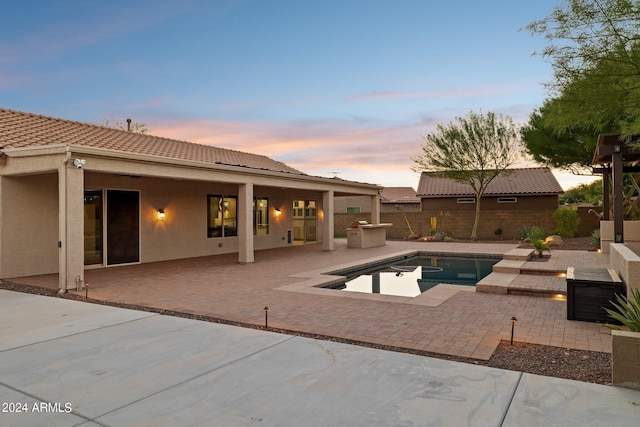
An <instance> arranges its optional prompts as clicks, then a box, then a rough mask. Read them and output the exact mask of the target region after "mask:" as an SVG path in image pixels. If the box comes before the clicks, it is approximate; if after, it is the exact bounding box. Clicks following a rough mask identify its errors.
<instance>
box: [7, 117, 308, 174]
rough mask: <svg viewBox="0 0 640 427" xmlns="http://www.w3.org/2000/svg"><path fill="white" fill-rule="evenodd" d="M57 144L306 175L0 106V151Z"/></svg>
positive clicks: (218, 151) (255, 157)
mask: <svg viewBox="0 0 640 427" xmlns="http://www.w3.org/2000/svg"><path fill="white" fill-rule="evenodd" d="M59 144H67V145H76V146H85V147H94V148H102V149H108V150H114V151H121V152H127V153H135V154H144V155H150V156H159V157H164V158H169V159H176V160H178V159H179V160H189V161H196V162H206V163H213V164H221V165H230V166H241V167H246V168H251V169H261V170H268V171H274V172H285V173H291V174H297V175H305V174H304V173H303V172H301V171H299V170H297V169H294V168H292V167H290V166H288V165H286V164H284V163H282V162H279V161H276V160H273V159H271V158H269V157H267V156H263V155H259V154H251V153H245V152H242V151H235V150H228V149H225V148H219V147H214V146H211V145H204V144H196V143H192V142H186V141H179V140H175V139H169V138H163V137H159V136H152V135H146V134H139V133H134V132H128V131H125V130H120V129H112V128H107V127H104V126H98V125H92V124H87V123H81V122H75V121H71V120H64V119H57V118H53V117H47V116H41V115H37V114H31V113H23V112H19V111H13V110H8V109H4V108H0V150H1V149H3V148H23V147H43V146H47V145H59Z"/></svg>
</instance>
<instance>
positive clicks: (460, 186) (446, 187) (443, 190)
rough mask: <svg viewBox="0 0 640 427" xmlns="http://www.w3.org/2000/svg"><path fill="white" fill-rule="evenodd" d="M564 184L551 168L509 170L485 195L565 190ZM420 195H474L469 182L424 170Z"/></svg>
mask: <svg viewBox="0 0 640 427" xmlns="http://www.w3.org/2000/svg"><path fill="white" fill-rule="evenodd" d="M562 192H563V191H562V187H561V186H560V184H558V181H557V180H556V178H555V176H553V174H552V173H551V171H550V170H549V169H548V168H525V169H510V173H508V174H500V175H498V176H497V177H496V178H495V179H494V180H493V181H491V182H490V183H489V186H488V187H487V190H486V191H485V193H484V194H485V195H494V196H506V195H515V194H518V195H532V196H533V195H549V194H560V193H562ZM417 194H418V196H421V197H425V198H429V197H457V196H473V195H474V192H473V190H472V189H471V186H470V185H469V184H464V183H461V182H457V181H454V180H452V179H448V178H442V177H439V176H437V174H435V173H433V172H423V173H422V175H421V176H420V183H419V184H418V191H417Z"/></svg>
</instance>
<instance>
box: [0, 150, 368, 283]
mask: <svg viewBox="0 0 640 427" xmlns="http://www.w3.org/2000/svg"><path fill="white" fill-rule="evenodd" d="M7 154H8V157H7V158H5V159H2V160H1V163H0V175H1V176H0V180H1V181H0V238H1V240H0V277H3V278H8V277H16V276H24V275H33V274H44V273H56V272H60V273H62V274H61V276H62V275H64V276H65V277H64V278H61V280H66V281H67V284H68V283H69V280H73V279H74V278H75V277H76V276H78V277H80V278H81V276H82V269H83V268H84V266H83V265H82V264H83V262H82V260H83V255H84V247H83V244H82V240H83V238H82V233H83V228H84V227H83V226H82V222H83V215H82V196H83V194H82V188H83V187H82V184H83V183H82V181H84V188H85V189H91V190H105V189H117V190H134V191H139V192H140V255H141V258H140V260H141V262H153V261H162V260H169V259H177V258H188V257H198V256H205V255H216V254H224V253H235V252H238V249H239V244H238V243H239V242H238V237H227V238H208V237H207V231H206V230H207V225H206V221H207V198H206V196H207V194H215V195H236V196H237V195H238V188H239V185H240V184H239V183H243V184H247V187H246V188H250V187H251V188H253V194H252V197H267V198H269V203H270V206H269V234H268V235H264V236H262V235H261V236H253V239H254V240H253V248H254V249H255V250H260V249H267V248H274V247H280V246H287V245H289V244H290V243H289V242H288V240H287V232H288V230H293V215H292V202H293V200H314V201H315V202H316V206H317V212H318V218H317V225H316V227H317V232H316V236H317V241H318V242H319V243H320V242H323V239H324V237H325V236H326V237H327V238H329V237H331V236H330V232H326V233H325V230H323V221H325V220H326V218H325V217H324V209H323V198H324V199H325V200H327V199H326V195H327V194H334V192H335V194H336V195H347V194H366V195H367V197H369V199H371V197H373V196H376V195H377V194H378V191H379V187H377V186H373V185H368V184H357V183H348V182H344V183H343V182H341V181H340V182H334V181H333V180H329V179H322V178H317V177H309V176H298V175H295V174H291V175H289V174H284V175H283V174H280V173H274V172H270V171H262V170H250V169H246V168H238V167H233V166H226V165H214V166H212V165H210V164H204V163H198V162H189V161H181V160H170V159H163V158H160V157H154V156H143V155H137V154H132V153H118V155H115V156H114V155H113V153H112V152H110V151H109V150H102V149H94V148H89V147H68V146H65V145H56V146H51V147H45V148H41V149H37V150H12V151H11V152H9V151H7ZM74 158H81V159H83V160H85V161H86V164H85V166H84V168H83V169H75V168H74V167H73V166H72V165H71V163H65V162H68V161H70V160H72V159H74ZM59 172H60V174H61V178H60V179H59V177H58V174H59ZM63 172H66V173H63ZM79 174H81V175H79ZM67 176H68V177H70V179H71V180H73V182H71V184H72V185H68V184H69V183H68V182H67V183H65V181H64V178H65V177H67ZM78 177H80V179H78ZM65 185H66V188H67V194H60V191H59V189H60V188H65ZM62 201H66V203H65V204H64V206H59V205H60V204H61V203H62ZM70 208H71V209H72V211H73V215H71V216H69V214H68V212H67V221H66V222H60V221H59V219H58V218H61V217H62V216H61V215H64V212H65V210H67V211H68V210H69V209H70ZM276 208H277V209H280V211H281V212H282V214H281V215H280V216H278V217H276V216H275V215H274V213H275V209H276ZM158 209H163V210H164V211H165V213H166V219H165V220H163V221H160V220H158V219H157V210H158ZM332 220H333V218H332V217H331V218H329V219H328V221H325V222H326V224H328V225H330V223H331V221H332ZM78 233H79V237H78ZM65 236H66V237H65ZM69 236H71V237H72V238H69ZM58 241H62V242H63V250H65V251H66V252H65V254H66V257H63V256H59V254H60V253H61V251H60V249H59V248H58ZM64 242H68V243H71V244H64ZM34 260H36V261H37V262H34ZM77 260H80V263H81V264H80V266H77V265H76V264H77V262H76V261H77ZM61 268H62V269H61ZM90 268H93V267H90ZM65 269H66V270H69V271H67V272H66V273H65V272H64V270H65ZM71 270H72V271H71ZM66 276H69V277H66Z"/></svg>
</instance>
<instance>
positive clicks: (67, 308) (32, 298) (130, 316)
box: [0, 290, 156, 351]
mask: <svg viewBox="0 0 640 427" xmlns="http://www.w3.org/2000/svg"><path fill="white" fill-rule="evenodd" d="M52 301H55V303H52ZM150 316H156V314H155V313H147V312H144V311H136V310H125V309H119V310H114V308H113V307H107V306H103V305H97V304H85V303H82V302H78V301H71V300H65V299H53V298H51V297H45V296H40V295H29V294H23V293H20V292H12V291H6V290H0V331H1V332H0V333H1V334H2V340H1V341H0V351H2V350H7V349H10V348H15V347H20V346H24V345H29V344H33V343H37V342H40V341H43V340H49V339H55V338H60V337H64V336H68V335H73V334H77V333H81V332H85V331H89V330H92V329H97V328H103V327H106V326H110V325H115V324H118V323H124V322H129V321H132V320H136V319H142V318H145V317H150ZM16 319H20V321H16Z"/></svg>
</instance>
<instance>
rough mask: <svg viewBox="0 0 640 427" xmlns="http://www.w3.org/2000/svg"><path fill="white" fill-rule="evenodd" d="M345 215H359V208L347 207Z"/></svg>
mask: <svg viewBox="0 0 640 427" xmlns="http://www.w3.org/2000/svg"><path fill="white" fill-rule="evenodd" d="M347 213H360V206H347Z"/></svg>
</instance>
